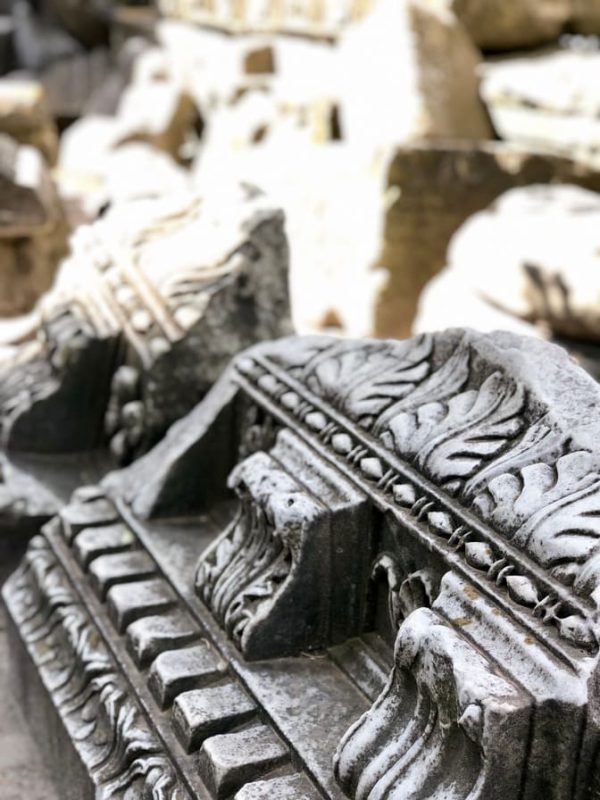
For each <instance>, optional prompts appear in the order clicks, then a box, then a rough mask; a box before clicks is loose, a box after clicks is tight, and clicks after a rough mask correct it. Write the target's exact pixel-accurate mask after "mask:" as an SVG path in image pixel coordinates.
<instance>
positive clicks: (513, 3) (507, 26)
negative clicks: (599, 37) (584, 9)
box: [451, 0, 588, 50]
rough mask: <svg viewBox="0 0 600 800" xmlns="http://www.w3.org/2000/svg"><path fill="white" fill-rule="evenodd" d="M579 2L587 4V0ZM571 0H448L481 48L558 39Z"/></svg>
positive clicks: (506, 48) (497, 47)
mask: <svg viewBox="0 0 600 800" xmlns="http://www.w3.org/2000/svg"><path fill="white" fill-rule="evenodd" d="M582 3H584V4H585V5H588V3H587V0H582ZM571 4H572V0H451V6H452V9H453V10H454V12H455V13H456V15H457V16H458V18H459V19H460V20H461V22H463V23H464V25H465V27H466V28H467V30H468V31H469V33H470V34H471V36H472V37H473V40H474V41H475V43H476V44H477V45H478V46H479V47H481V48H483V49H484V50H517V49H518V48H520V47H531V46H534V45H538V44H543V43H545V42H552V41H555V40H556V39H558V37H559V35H560V34H561V32H562V30H563V28H564V27H565V25H566V23H567V22H568V21H569V19H570V16H571V12H572V5H571Z"/></svg>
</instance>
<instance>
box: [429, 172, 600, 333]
mask: <svg viewBox="0 0 600 800" xmlns="http://www.w3.org/2000/svg"><path fill="white" fill-rule="evenodd" d="M599 231H600V196H599V195H598V194H596V193H593V192H589V191H587V190H585V189H581V188H578V187H574V186H531V187H527V188H520V189H513V190H512V191H509V192H507V193H506V194H504V195H503V196H502V197H501V198H499V200H497V201H496V203H494V204H493V205H492V206H490V207H489V208H488V209H486V210H484V211H481V212H480V213H479V214H476V215H475V216H474V217H472V218H471V219H470V220H469V221H468V222H467V223H466V224H465V225H464V226H463V228H461V230H460V231H459V232H458V233H457V235H456V236H455V238H454V240H453V242H452V244H451V247H450V250H449V256H448V263H449V266H448V270H447V281H448V282H449V281H450V280H452V282H453V284H454V285H455V286H460V287H462V291H463V292H464V294H465V296H466V297H470V296H474V297H477V298H480V299H481V300H483V301H484V302H485V303H486V304H487V305H491V306H494V307H496V308H497V309H499V310H500V311H501V312H503V313H504V314H505V315H510V316H512V317H513V318H514V319H515V320H517V321H519V320H520V321H523V322H529V323H535V324H537V325H541V326H542V327H543V328H545V329H546V330H547V331H549V332H550V333H551V334H554V335H559V336H565V337H569V338H573V339H584V340H588V341H595V342H597V341H598V340H599V339H600V311H599V309H600V261H599V258H600V256H599V253H600V233H599ZM432 302H433V301H432V300H431V299H429V301H428V303H427V304H425V308H424V310H423V315H424V316H425V315H427V318H428V319H431V318H432V310H431V309H430V308H429V309H428V308H427V306H428V305H429V304H431V303H432Z"/></svg>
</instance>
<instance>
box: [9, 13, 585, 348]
mask: <svg viewBox="0 0 600 800" xmlns="http://www.w3.org/2000/svg"><path fill="white" fill-rule="evenodd" d="M596 6H597V7H596ZM67 7H68V8H71V7H72V9H73V11H72V13H69V12H68V9H67ZM0 12H1V13H4V17H3V19H4V23H5V24H4V28H6V30H7V31H9V29H10V31H12V33H11V35H10V36H8V34H7V35H6V37H5V39H6V40H7V41H8V39H9V38H10V41H11V47H8V46H7V47H6V48H4V49H5V50H6V51H7V52H8V51H11V53H12V56H11V58H12V61H11V63H10V69H12V70H13V72H12V73H10V72H9V74H8V77H7V78H4V79H2V80H1V81H0V132H6V133H9V134H10V135H11V136H14V137H15V138H16V139H18V140H19V141H21V142H23V143H27V144H32V145H34V146H37V147H40V149H42V151H43V153H44V156H45V158H46V159H47V161H48V163H49V164H50V165H53V166H54V169H53V178H54V181H55V182H56V185H57V187H58V192H59V194H60V197H61V202H62V206H63V214H64V215H65V216H66V217H67V219H68V221H69V224H70V226H71V228H76V227H77V226H78V225H80V224H82V223H87V222H93V221H94V220H95V219H96V218H97V217H98V216H100V215H102V214H103V213H104V212H105V211H106V210H107V209H108V208H109V207H113V206H115V205H119V204H120V203H122V202H123V201H129V200H132V199H138V198H144V197H160V196H163V195H168V194H169V193H171V192H179V191H185V190H188V189H192V190H194V189H195V190H199V191H204V190H205V189H206V187H207V186H210V185H212V184H213V183H219V182H230V181H242V182H246V183H248V184H251V185H256V186H258V187H260V188H261V189H262V190H264V191H265V192H266V193H267V195H269V196H270V197H271V198H272V199H273V201H274V202H275V203H276V204H277V205H279V206H281V207H282V208H283V209H284V210H285V213H286V219H287V233H288V238H289V241H290V249H291V274H290V282H291V298H292V310H293V318H294V323H295V326H296V328H297V329H298V330H299V331H301V332H311V331H319V330H331V331H334V332H338V333H340V334H343V335H377V336H392V337H395V336H400V337H402V336H406V335H408V334H409V333H410V331H411V328H412V325H413V322H414V319H415V316H416V313H417V308H418V302H419V297H420V294H421V292H422V291H423V288H424V287H425V285H426V284H427V282H428V281H429V280H430V279H431V278H433V277H434V276H435V275H436V274H437V273H438V272H440V270H442V269H443V268H444V266H445V265H446V263H447V251H448V245H449V242H450V240H451V239H452V236H453V235H454V234H455V233H456V231H457V230H458V229H459V228H460V226H461V225H462V224H463V223H465V221H466V220H468V219H469V217H470V216H471V215H473V214H476V213H477V212H479V211H482V210H483V209H486V208H487V207H488V206H489V205H490V204H491V203H493V202H494V201H495V200H496V199H497V198H498V197H500V196H501V195H502V194H503V193H504V192H507V191H510V190H512V189H515V188H518V187H527V186H530V185H535V184H544V185H546V184H572V185H575V186H579V187H583V188H585V189H588V190H590V191H594V192H595V191H597V190H598V188H599V185H600V169H599V166H598V161H599V158H600V156H598V154H597V151H598V143H597V139H598V131H599V130H600V128H599V127H598V124H599V123H598V119H599V116H598V111H599V109H600V99H599V97H600V96H599V95H598V89H597V85H596V82H595V74H596V72H597V66H598V59H599V58H600V55H599V53H600V50H598V38H597V37H598V36H600V4H598V3H596V2H588V1H587V0H586V2H585V3H583V2H581V1H578V0H543V1H542V0H535V2H534V0H503V2H500V0H488V1H487V2H485V3H481V2H474V0H402V2H398V1H397V0H362V2H350V0H347V1H346V0H345V1H344V2H333V0H311V2H309V0H305V2H300V3H285V2H283V0H265V2H250V1H249V0H247V1H246V2H233V1H232V0H231V1H230V0H227V1H226V2H221V3H212V2H201V0H161V1H160V2H158V3H157V4H156V7H149V6H146V5H144V4H135V5H125V4H121V3H117V2H110V0H97V2H94V3H83V2H76V3H75V4H68V3H64V2H61V0H44V2H39V3H37V4H35V7H34V4H33V3H30V2H29V1H28V0H19V2H18V3H16V4H14V7H13V8H12V11H11V13H5V12H4V11H2V7H0ZM11 26H12V27H11ZM4 28H2V27H1V26H0V37H1V30H4ZM41 33H44V37H43V38H44V41H45V42H46V44H45V45H44V47H41V45H40V46H39V47H33V45H32V42H38V44H39V35H41ZM50 33H52V35H50ZM36 36H38V38H37V39H36ZM527 48H528V49H527ZM2 52H4V51H3V50H2V48H0V53H2ZM7 63H8V62H7ZM7 63H5V65H4V66H5V71H6V70H7V69H8V66H7ZM84 63H85V64H86V65H87V67H86V69H84V68H83V67H82V65H83V64H84ZM76 65H79V67H77V68H76ZM14 70H17V73H16V77H15V72H14ZM24 71H25V73H26V76H27V78H28V80H29V83H28V84H23V83H21V84H20V85H21V86H25V85H26V86H27V89H25V88H23V89H22V90H21V91H22V93H23V95H24V96H27V97H29V96H33V95H34V94H35V92H38V93H40V96H41V93H42V92H45V95H46V98H47V101H46V102H47V107H48V108H49V109H50V111H51V112H52V114H53V116H54V117H55V118H57V119H58V122H59V125H60V127H61V128H65V120H69V121H70V122H71V124H69V126H68V127H66V129H64V132H63V133H62V136H61V140H60V145H59V146H57V144H56V132H55V127H54V122H53V120H52V119H51V117H50V116H48V115H42V114H41V112H40V110H39V109H40V108H41V107H42V104H41V102H40V103H38V102H37V101H35V102H31V101H30V105H31V106H32V108H31V110H30V111H29V112H28V114H29V119H28V125H29V127H30V128H35V131H34V132H29V133H27V134H26V133H21V132H16V130H15V127H14V126H13V127H12V128H11V127H10V125H11V123H10V114H9V113H8V112H6V113H5V112H4V107H5V105H6V104H5V103H4V101H3V93H5V94H7V95H9V96H10V92H11V91H13V92H14V91H15V90H14V89H11V88H10V87H9V86H8V84H9V83H10V86H15V85H16V78H20V80H21V81H23V80H24V77H25V76H24V75H23V72H24ZM73 74H77V75H79V76H82V75H84V76H87V77H83V78H81V77H80V78H78V79H77V80H70V79H69V75H71V76H72V75H73ZM49 76H50V77H49ZM99 76H102V80H100V78H99ZM35 81H37V83H36V82H35ZM69 81H70V84H69ZM100 83H102V87H101V88H98V85H99V84H100ZM5 84H6V85H7V88H6V89H5ZM67 84H69V85H70V86H71V93H70V99H69V103H68V104H67V103H66V101H64V99H63V101H62V111H61V109H59V107H58V106H59V105H60V103H57V101H56V99H55V98H56V97H57V94H61V93H60V92H57V87H60V86H63V87H64V86H66V85H67ZM27 93H30V94H27ZM67 95H69V92H63V93H62V96H63V97H67ZM15 102H16V101H15ZM22 105H24V106H26V99H24V100H23V101H22ZM67 105H69V109H67V108H66V107H67ZM77 108H79V112H77V111H76V109H77ZM42 116H43V119H42ZM73 120H74V121H73ZM25 129H27V126H25ZM19 130H20V129H19ZM27 130H28V129H27ZM27 137H29V138H27ZM36 137H37V138H36ZM55 159H56V164H54V161H55ZM483 257H485V254H484V256H483ZM19 310H20V309H19ZM465 321H466V322H468V320H465ZM419 324H421V323H419Z"/></svg>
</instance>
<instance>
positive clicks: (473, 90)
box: [339, 0, 491, 146]
mask: <svg viewBox="0 0 600 800" xmlns="http://www.w3.org/2000/svg"><path fill="white" fill-rule="evenodd" d="M339 59H340V61H339V70H340V76H341V78H340V83H341V94H342V98H341V104H342V108H343V115H344V126H345V130H346V135H347V137H348V140H349V141H354V140H356V141H358V142H361V143H362V144H368V145H369V146H373V144H385V145H392V144H405V143H409V142H411V141H415V140H419V139H443V138H446V139H448V138H449V139H487V138H490V136H491V128H490V125H489V122H488V119H487V116H486V113H485V109H484V107H483V104H482V103H481V100H480V98H479V94H478V79H477V75H476V70H477V65H478V63H479V54H478V53H477V51H476V49H475V47H474V46H473V45H472V43H471V41H470V40H469V37H468V35H467V34H466V32H465V31H464V29H463V28H462V26H461V25H460V24H459V23H458V22H457V20H456V18H455V17H454V16H453V15H452V14H451V13H450V12H449V11H448V9H447V8H446V7H445V6H444V4H443V3H427V2H424V0H409V2H407V3H397V2H395V0H380V2H379V3H378V4H377V5H376V6H375V8H374V10H373V12H372V13H370V14H368V15H367V16H366V17H365V18H364V19H363V20H362V21H361V22H359V23H357V24H356V25H355V26H353V27H352V28H350V29H349V30H348V31H347V32H346V33H345V35H344V36H343V37H342V39H341V42H340V54H339ZM440 64H444V69H443V70H442V69H440ZM394 97H401V98H402V102H393V98H394Z"/></svg>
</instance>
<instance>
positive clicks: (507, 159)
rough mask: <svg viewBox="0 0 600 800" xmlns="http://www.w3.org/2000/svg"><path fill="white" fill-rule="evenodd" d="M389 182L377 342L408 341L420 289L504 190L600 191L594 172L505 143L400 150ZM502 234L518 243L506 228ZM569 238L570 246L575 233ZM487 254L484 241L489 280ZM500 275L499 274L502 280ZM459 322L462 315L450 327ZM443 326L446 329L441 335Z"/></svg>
mask: <svg viewBox="0 0 600 800" xmlns="http://www.w3.org/2000/svg"><path fill="white" fill-rule="evenodd" d="M385 176H386V177H385V181H386V184H385V190H384V194H383V197H384V198H385V200H386V201H387V202H385V204H383V203H382V206H383V207H382V211H381V213H382V217H383V225H382V231H381V234H380V237H381V239H380V244H379V250H378V252H377V253H376V254H375V257H374V262H373V263H374V264H375V265H376V266H377V267H378V268H379V270H380V272H382V273H383V274H384V275H385V279H384V280H383V282H382V285H381V286H380V289H379V292H378V294H377V295H376V296H375V297H374V299H373V331H374V332H376V334H377V335H378V336H396V337H403V336H407V335H408V333H409V332H410V330H411V324H412V322H413V320H414V317H415V313H416V308H417V303H418V300H419V296H420V293H421V291H422V289H423V287H424V286H425V284H426V283H427V281H429V280H430V279H431V278H432V277H433V276H434V275H435V274H436V273H437V272H439V271H440V270H441V269H442V268H443V267H444V266H445V265H446V263H447V260H446V259H447V249H448V244H449V242H450V239H451V237H452V235H453V234H454V233H455V232H456V231H457V230H458V229H459V227H460V226H461V225H462V224H463V222H465V220H467V219H468V218H469V217H470V216H471V215H472V214H474V213H476V212H477V211H479V210H482V209H484V208H486V207H487V206H488V205H489V204H490V203H491V202H492V201H493V200H494V199H496V198H497V197H499V196H500V195H501V194H503V193H504V192H506V191H508V190H509V189H511V188H513V187H518V186H526V185H529V184H541V183H544V184H546V183H548V184H551V183H576V184H579V185H581V186H584V187H588V188H591V189H594V190H598V189H600V174H598V173H596V172H595V171H594V170H593V169H587V168H585V167H580V166H578V165H577V164H576V163H574V162H573V161H570V160H568V159H564V158H558V157H555V156H550V155H544V154H541V153H535V152H532V151H531V150H527V149H525V148H519V147H514V146H511V145H507V144H501V143H489V144H481V145H478V146H475V147H471V146H460V145H444V144H440V145H439V146H436V147H430V146H417V147H405V148H400V149H398V150H397V151H396V152H394V153H393V154H391V156H390V158H389V160H388V162H387V168H386V172H385ZM563 234H565V231H564V229H563ZM503 236H508V239H509V240H510V241H514V234H512V233H511V232H509V231H508V230H507V229H505V230H504V232H503ZM568 240H569V242H571V241H572V239H571V237H570V235H569V237H568ZM498 241H499V243H500V239H499V240H498ZM504 252H505V249H504V247H502V248H500V249H499V250H496V251H495V253H494V255H493V256H492V258H497V259H498V260H500V259H501V258H502V257H503V253H504ZM486 253H487V247H485V246H483V243H482V248H481V251H480V253H479V256H478V260H479V264H478V265H477V269H478V270H479V272H480V274H483V273H485V274H489V272H488V267H487V266H486V265H487V264H489V259H488V256H487V254H486ZM500 274H502V270H500V272H499V280H502V278H501V277H500ZM492 293H493V292H492ZM459 308H460V302H459V303H458V304H454V306H453V308H449V309H448V312H449V313H450V314H452V313H453V311H454V310H456V312H457V314H460V311H459ZM460 321H461V318H460V316H458V317H456V318H455V319H454V322H453V323H452V324H453V325H457V324H460ZM443 327H447V325H444V324H439V325H438V326H436V329H441V328H443ZM497 327H504V326H497ZM489 330H494V328H493V327H492V328H489Z"/></svg>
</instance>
